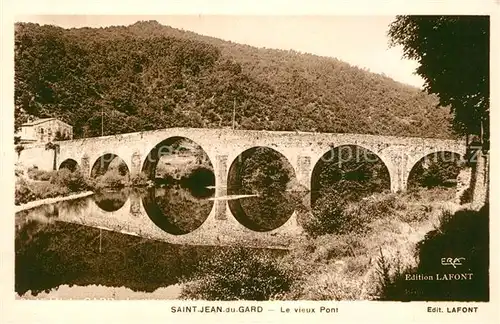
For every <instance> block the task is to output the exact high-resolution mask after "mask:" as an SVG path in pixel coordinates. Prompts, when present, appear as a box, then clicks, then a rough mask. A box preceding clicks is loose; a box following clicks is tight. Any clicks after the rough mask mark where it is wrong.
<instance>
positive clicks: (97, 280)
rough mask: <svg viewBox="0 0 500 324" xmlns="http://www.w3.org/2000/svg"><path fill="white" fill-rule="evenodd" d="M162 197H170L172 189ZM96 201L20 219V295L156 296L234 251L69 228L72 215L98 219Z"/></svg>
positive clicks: (64, 204) (75, 226)
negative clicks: (96, 292) (108, 290)
mask: <svg viewBox="0 0 500 324" xmlns="http://www.w3.org/2000/svg"><path fill="white" fill-rule="evenodd" d="M155 191H160V190H155ZM161 191H162V192H163V194H162V195H168V194H167V191H168V190H167V189H166V188H163V189H162V190H161ZM187 192H188V191H187ZM92 199H93V198H92V197H85V198H81V199H75V200H73V201H65V202H60V203H56V204H53V205H45V206H40V207H37V208H33V209H31V210H29V211H24V212H19V213H17V214H16V234H15V253H16V255H15V291H16V292H17V293H18V294H19V295H21V296H22V295H24V294H26V293H27V292H29V291H30V294H32V295H35V296H36V295H37V294H39V293H41V292H43V291H45V292H49V291H50V290H52V289H54V288H57V287H59V286H61V285H69V286H73V285H77V286H87V285H100V286H104V287H126V288H129V289H132V290H133V291H140V292H153V291H155V290H156V289H158V288H160V287H169V286H171V285H176V284H179V283H182V282H183V281H184V280H190V279H191V277H192V275H193V274H195V273H196V271H198V270H199V263H200V261H202V260H209V259H210V258H211V257H212V256H214V255H216V254H219V253H220V252H221V251H226V250H231V249H232V248H231V247H221V246H217V247H212V246H188V245H174V244H169V243H166V242H161V241H156V240H150V239H146V238H143V237H138V236H132V235H127V234H123V233H118V232H112V231H106V230H101V229H99V228H94V227H90V226H83V225H79V224H73V223H69V222H67V220H68V219H71V217H67V215H66V214H77V215H84V216H85V217H93V215H91V213H92V210H95V209H93V208H92V206H93V202H92ZM251 250H252V251H255V252H252V253H259V252H262V251H263V250H262V249H251ZM103 289H104V288H103ZM49 296H50V294H49Z"/></svg>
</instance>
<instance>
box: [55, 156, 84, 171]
mask: <svg viewBox="0 0 500 324" xmlns="http://www.w3.org/2000/svg"><path fill="white" fill-rule="evenodd" d="M78 168H79V165H78V162H76V161H75V160H73V159H71V158H70V159H66V160H64V161H62V162H61V164H60V165H59V168H58V170H61V169H68V170H70V171H71V172H74V171H76V170H77V169H78Z"/></svg>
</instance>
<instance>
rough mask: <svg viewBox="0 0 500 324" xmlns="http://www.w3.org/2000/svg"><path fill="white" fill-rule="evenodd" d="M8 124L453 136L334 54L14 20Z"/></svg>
mask: <svg viewBox="0 0 500 324" xmlns="http://www.w3.org/2000/svg"><path fill="white" fill-rule="evenodd" d="M15 30H16V32H15V69H16V71H15V72H16V75H15V82H16V90H15V103H16V125H19V124H20V123H22V122H23V121H24V120H25V118H26V115H27V114H30V115H34V116H38V117H58V118H60V119H62V120H64V121H65V122H68V123H70V124H72V125H74V134H75V137H88V136H99V135H100V133H101V115H102V114H104V126H105V127H104V128H105V135H111V134H117V133H125V132H133V131H141V130H152V129H158V128H166V127H182V126H186V127H209V128H212V127H231V126H232V119H233V109H234V110H235V128H237V129H257V130H258V129H266V130H288V131H293V130H297V131H317V132H332V133H365V134H377V135H395V136H417V137H438V138H453V137H454V135H453V133H452V130H451V119H452V116H451V115H450V113H449V109H448V108H441V107H437V103H438V100H437V98H435V97H434V96H430V95H427V94H425V93H423V92H421V91H420V90H418V89H417V88H414V87H412V86H408V85H404V84H401V83H398V82H396V81H394V80H392V79H390V78H388V77H385V76H382V75H379V74H374V73H371V72H368V71H366V70H363V69H359V68H356V67H352V66H350V65H349V64H347V63H345V62H342V61H340V60H337V59H335V58H328V57H321V56H316V55H312V54H301V53H298V52H295V51H292V50H289V51H285V50H275V49H259V48H256V47H252V46H249V45H242V44H237V43H232V42H229V41H224V40H220V39H217V38H213V37H208V36H202V35H199V34H196V33H193V32H188V31H183V30H179V29H175V28H171V27H168V26H163V25H161V24H159V23H158V22H154V21H148V22H137V23H135V24H133V25H130V26H127V27H124V26H117V27H107V28H78V29H75V28H73V29H63V28H60V27H55V26H39V25H37V24H31V23H17V24H16V29H15Z"/></svg>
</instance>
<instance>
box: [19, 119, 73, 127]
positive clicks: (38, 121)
mask: <svg viewBox="0 0 500 324" xmlns="http://www.w3.org/2000/svg"><path fill="white" fill-rule="evenodd" d="M51 120H57V121H60V122H61V123H63V124H66V125H68V126H70V127H72V126H71V125H70V124H68V123H65V122H63V121H62V120H60V119H57V118H54V117H52V118H40V119H37V120H34V121H32V122H28V123H24V124H22V125H21V126H35V125H38V124H42V123H46V122H49V121H51Z"/></svg>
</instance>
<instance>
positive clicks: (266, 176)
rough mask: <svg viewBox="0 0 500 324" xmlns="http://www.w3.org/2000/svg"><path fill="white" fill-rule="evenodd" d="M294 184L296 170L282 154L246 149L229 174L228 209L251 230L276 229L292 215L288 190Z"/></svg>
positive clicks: (258, 149) (238, 157) (259, 148)
mask: <svg viewBox="0 0 500 324" xmlns="http://www.w3.org/2000/svg"><path fill="white" fill-rule="evenodd" d="M295 183H296V175H295V169H294V168H293V166H292V165H291V163H290V161H289V160H288V159H287V158H286V157H285V155H284V154H282V153H280V152H278V151H277V150H275V149H273V148H270V147H268V146H254V147H251V148H248V149H246V150H245V151H243V152H242V153H240V154H239V155H238V156H237V157H236V158H235V159H234V160H233V161H232V163H231V166H230V167H229V170H228V176H227V193H228V195H229V200H228V206H229V209H230V211H231V213H232V214H233V216H234V218H235V219H236V220H237V221H238V222H239V223H240V224H241V225H243V226H245V227H246V228H248V229H250V230H253V231H256V232H267V231H271V230H274V229H277V228H279V227H281V226H282V225H284V224H285V223H286V222H287V221H288V220H289V219H290V217H292V214H293V212H294V205H293V204H292V203H291V202H292V201H291V199H292V196H291V195H290V192H289V190H290V188H291V187H292V186H293V185H294V184H295Z"/></svg>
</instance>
